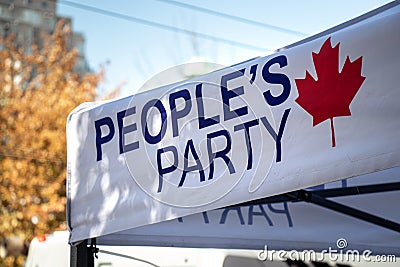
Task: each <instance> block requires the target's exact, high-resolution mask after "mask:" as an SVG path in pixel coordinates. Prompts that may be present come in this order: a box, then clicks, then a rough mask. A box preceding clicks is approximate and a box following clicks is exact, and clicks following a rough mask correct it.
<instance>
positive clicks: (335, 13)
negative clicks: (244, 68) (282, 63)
mask: <svg viewBox="0 0 400 267" xmlns="http://www.w3.org/2000/svg"><path fill="white" fill-rule="evenodd" d="M176 1H178V2H181V3H187V4H190V5H193V6H197V7H202V8H206V9H210V10H214V11H218V12H222V13H226V14H230V15H233V16H237V17H241V18H246V19H250V20H254V21H258V22H262V23H264V24H267V25H270V26H271V27H267V26H256V25H253V24H248V23H243V22H239V21H235V20H231V19H228V18H224V17H221V16H215V15H212V14H206V13H202V12H199V11H196V10H193V9H186V8H183V7H180V6H176V5H171V4H169V3H167V2H166V1H163V0H146V1H139V0H130V1H128V0H116V1H110V0H80V1H78V0H69V1H66V0H59V4H58V6H57V12H58V15H62V16H67V17H71V18H72V21H73V29H74V31H77V32H80V33H82V34H83V35H84V37H85V39H86V48H85V51H86V57H87V59H88V62H89V65H90V67H91V68H92V69H93V70H95V71H97V70H99V68H100V65H103V66H105V71H106V78H105V81H104V82H103V83H102V84H101V85H100V88H99V89H100V91H109V90H111V89H113V88H115V87H116V86H117V85H118V84H120V83H122V82H125V85H124V86H123V88H122V92H121V96H127V95H130V94H134V93H135V92H136V91H137V90H138V89H139V88H140V87H141V86H142V85H143V84H144V83H145V82H146V81H147V80H149V79H150V78H151V77H153V76H154V75H156V74H157V73H159V72H161V71H163V70H165V69H167V68H170V67H173V66H175V65H179V64H183V63H187V62H190V61H195V60H198V59H199V58H200V59H201V60H203V61H207V62H213V63H218V64H222V65H232V64H235V63H239V62H241V61H244V60H247V59H250V58H253V57H256V56H263V55H268V54H270V53H272V52H273V51H274V50H276V49H278V48H280V47H283V46H286V45H289V44H291V43H294V42H296V41H299V40H301V39H304V38H306V37H308V36H311V35H313V34H317V33H319V32H321V31H323V30H326V29H329V28H331V27H333V26H336V25H338V24H340V23H343V22H345V21H348V20H350V19H352V18H355V17H357V16H359V15H362V14H364V13H366V12H368V11H370V10H373V9H375V8H377V7H379V6H382V5H384V4H386V3H389V2H391V1H387V0H368V1H363V0H358V1H349V0H335V1H333V0H328V1H320V0H304V1H296V0H283V1H276V0H275V1H270V0H264V1H263V0H250V1H238V0H218V1H200V0H192V1H188V0H176ZM71 2H75V3H79V4H81V5H85V6H90V7H95V8H98V9H101V10H106V11H110V12H113V13H117V14H121V15H123V16H129V17H135V18H139V19H145V20H147V21H152V22H156V23H159V24H163V25H167V26H173V27H177V28H182V29H186V30H190V31H193V32H199V33H203V34H207V35H212V36H216V37H218V38H222V39H226V40H232V41H235V42H239V43H242V44H248V45H251V46H256V47H258V48H257V49H252V48H246V47H243V46H238V45H230V44H226V43H223V42H218V41H211V40H207V39H204V38H201V37H200V36H194V35H187V34H182V33H178V32H173V31H167V30H165V29H161V28H157V27H151V26H148V25H144V24H140V23H135V22H132V21H128V20H125V19H121V18H116V17H113V16H109V15H106V14H102V13H101V12H100V13H99V12H93V11H90V10H88V9H87V8H86V9H85V8H77V7H73V6H72V5H71V4H70V3H71ZM103 13H104V12H103ZM272 26H275V27H280V28H282V29H281V30H276V29H274V28H273V27H272ZM288 31H294V32H297V33H290V32H288Z"/></svg>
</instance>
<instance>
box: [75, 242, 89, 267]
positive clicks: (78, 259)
mask: <svg viewBox="0 0 400 267" xmlns="http://www.w3.org/2000/svg"><path fill="white" fill-rule="evenodd" d="M87 243H88V242H87V240H84V241H83V242H81V243H80V244H79V245H76V246H73V245H71V254H70V267H94V257H93V251H92V248H91V247H88V246H87Z"/></svg>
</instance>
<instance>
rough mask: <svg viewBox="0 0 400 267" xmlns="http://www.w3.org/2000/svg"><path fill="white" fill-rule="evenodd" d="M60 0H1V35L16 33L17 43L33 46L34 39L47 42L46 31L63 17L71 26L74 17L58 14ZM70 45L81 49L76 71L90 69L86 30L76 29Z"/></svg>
mask: <svg viewBox="0 0 400 267" xmlns="http://www.w3.org/2000/svg"><path fill="white" fill-rule="evenodd" d="M56 7H57V0H0V36H1V37H7V36H9V35H10V34H16V42H17V45H19V46H21V47H24V48H25V49H27V50H28V51H29V50H30V47H31V44H32V43H37V44H38V45H39V47H40V46H41V45H42V44H43V38H42V37H43V35H44V34H47V35H49V34H52V33H53V31H54V29H55V25H56V24H57V22H58V21H59V20H64V21H65V23H66V24H67V25H70V26H71V29H72V21H71V18H67V17H60V16H57V13H56ZM69 42H70V43H69V44H68V45H69V46H70V47H69V48H72V47H75V48H77V49H78V51H79V59H78V61H77V63H76V66H75V71H77V72H78V73H80V74H85V73H87V72H89V67H88V64H87V62H86V58H85V53H84V47H85V38H84V37H83V35H82V34H79V33H74V32H72V36H71V38H69Z"/></svg>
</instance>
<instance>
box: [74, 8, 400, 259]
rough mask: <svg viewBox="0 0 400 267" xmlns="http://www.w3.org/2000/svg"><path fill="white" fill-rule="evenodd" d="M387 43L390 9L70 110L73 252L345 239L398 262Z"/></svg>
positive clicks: (328, 243)
mask: <svg viewBox="0 0 400 267" xmlns="http://www.w3.org/2000/svg"><path fill="white" fill-rule="evenodd" d="M398 29H400V6H399V5H398V2H394V3H391V4H388V5H386V6H384V7H382V8H380V9H378V10H376V11H373V12H371V13H369V14H367V15H365V16H362V17H361V18H358V19H355V20H353V21H351V22H349V23H346V24H344V25H341V26H339V27H337V28H334V29H332V30H330V31H327V32H324V33H321V34H319V35H317V36H315V37H313V38H309V39H306V40H305V41H303V42H300V43H299V44H296V45H293V46H290V47H288V48H286V49H282V50H281V51H279V52H277V53H275V54H272V55H270V56H267V57H262V58H256V59H252V60H249V61H246V62H244V63H241V64H237V65H235V66H232V67H229V68H225V69H221V70H218V71H215V72H212V73H210V74H207V75H204V76H200V77H196V78H193V79H190V80H187V81H184V82H181V83H177V84H173V85H169V86H164V87H162V88H158V89H155V90H152V91H148V92H144V93H140V94H137V95H133V96H130V97H127V98H124V99H119V100H115V101H111V102H106V103H86V104H82V105H81V106H79V107H77V108H76V109H75V110H74V111H73V112H72V113H71V114H70V116H69V119H68V124H67V141H68V178H67V197H68V204H67V215H68V226H69V230H70V232H71V237H70V242H71V243H75V242H79V241H82V240H86V239H90V238H97V242H98V243H100V244H108V245H110V244H111V245H115V244H118V245H119V244H123V245H161V246H193V247H224V248H251V249H262V248H263V246H264V245H268V246H269V247H271V248H272V249H297V250H301V249H314V250H322V249H327V248H328V247H335V246H336V241H337V240H339V239H345V241H346V242H347V243H348V248H352V249H360V250H364V249H369V250H371V251H372V252H374V253H391V254H396V255H397V256H400V255H399V251H400V234H399V232H400V227H399V226H400V225H399V223H398V222H400V213H399V212H398V211H397V210H398V209H397V208H396V206H395V205H396V204H397V203H399V201H400V195H399V194H398V192H396V191H394V190H399V183H400V168H399V166H400V142H399V136H400V116H399V114H400V105H399V100H400V88H399V79H398V76H399V69H400V53H399V52H398V48H399V47H400V34H399V30H398ZM352 177H353V178H352ZM346 179H347V180H346ZM335 181H336V182H335ZM324 185H325V186H324ZM315 186H319V187H317V188H315ZM310 187H314V188H312V189H307V190H304V189H305V188H310ZM329 188H331V189H329ZM332 188H333V189H332ZM327 198H329V200H328V199H327ZM260 199H262V200H260ZM255 200H258V202H257V201H256V202H249V201H255ZM304 201H306V202H311V203H305V202H304ZM244 202H249V203H247V204H248V205H242V206H235V205H238V204H240V203H244ZM313 204H317V205H313ZM340 204H342V205H340ZM349 206H351V207H353V208H349ZM221 208H224V209H221ZM326 208H328V209H326ZM332 210H333V211H332ZM360 210H362V211H364V212H361V211H360ZM338 211H339V212H342V213H343V214H340V213H338ZM202 212H203V213H202ZM204 212H205V213H204ZM184 216H186V217H184ZM182 217H183V218H182ZM354 217H355V218H354ZM177 218H181V219H177ZM363 220H364V221H363ZM343 248H344V247H343Z"/></svg>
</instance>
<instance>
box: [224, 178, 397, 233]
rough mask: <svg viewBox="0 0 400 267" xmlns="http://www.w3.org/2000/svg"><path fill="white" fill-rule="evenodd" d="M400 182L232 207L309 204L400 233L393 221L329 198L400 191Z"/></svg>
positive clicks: (279, 197)
mask: <svg viewBox="0 0 400 267" xmlns="http://www.w3.org/2000/svg"><path fill="white" fill-rule="evenodd" d="M399 190H400V182H394V183H383V184H372V185H362V186H351V187H344V188H333V189H323V190H314V191H310V190H304V189H301V190H297V191H293V192H289V193H284V194H280V195H276V196H272V197H267V198H262V199H256V200H252V201H247V202H244V203H241V204H236V205H232V206H229V207H235V206H249V205H260V204H267V203H279V202H286V201H290V202H301V201H304V202H309V203H312V204H315V205H318V206H321V207H324V208H327V209H330V210H333V211H337V212H340V213H342V214H346V215H349V216H351V217H354V218H357V219H360V220H363V221H366V222H369V223H373V224H375V225H379V226H381V227H384V228H387V229H390V230H393V231H395V232H397V233H400V224H399V223H397V222H393V221H391V220H388V219H385V218H382V217H378V216H375V215H373V214H370V213H367V212H365V211H362V210H359V209H355V208H352V207H349V206H346V205H343V204H341V203H338V202H335V201H332V200H328V199H326V198H328V197H341V196H356V195H361V194H371V193H382V192H389V191H399Z"/></svg>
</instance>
